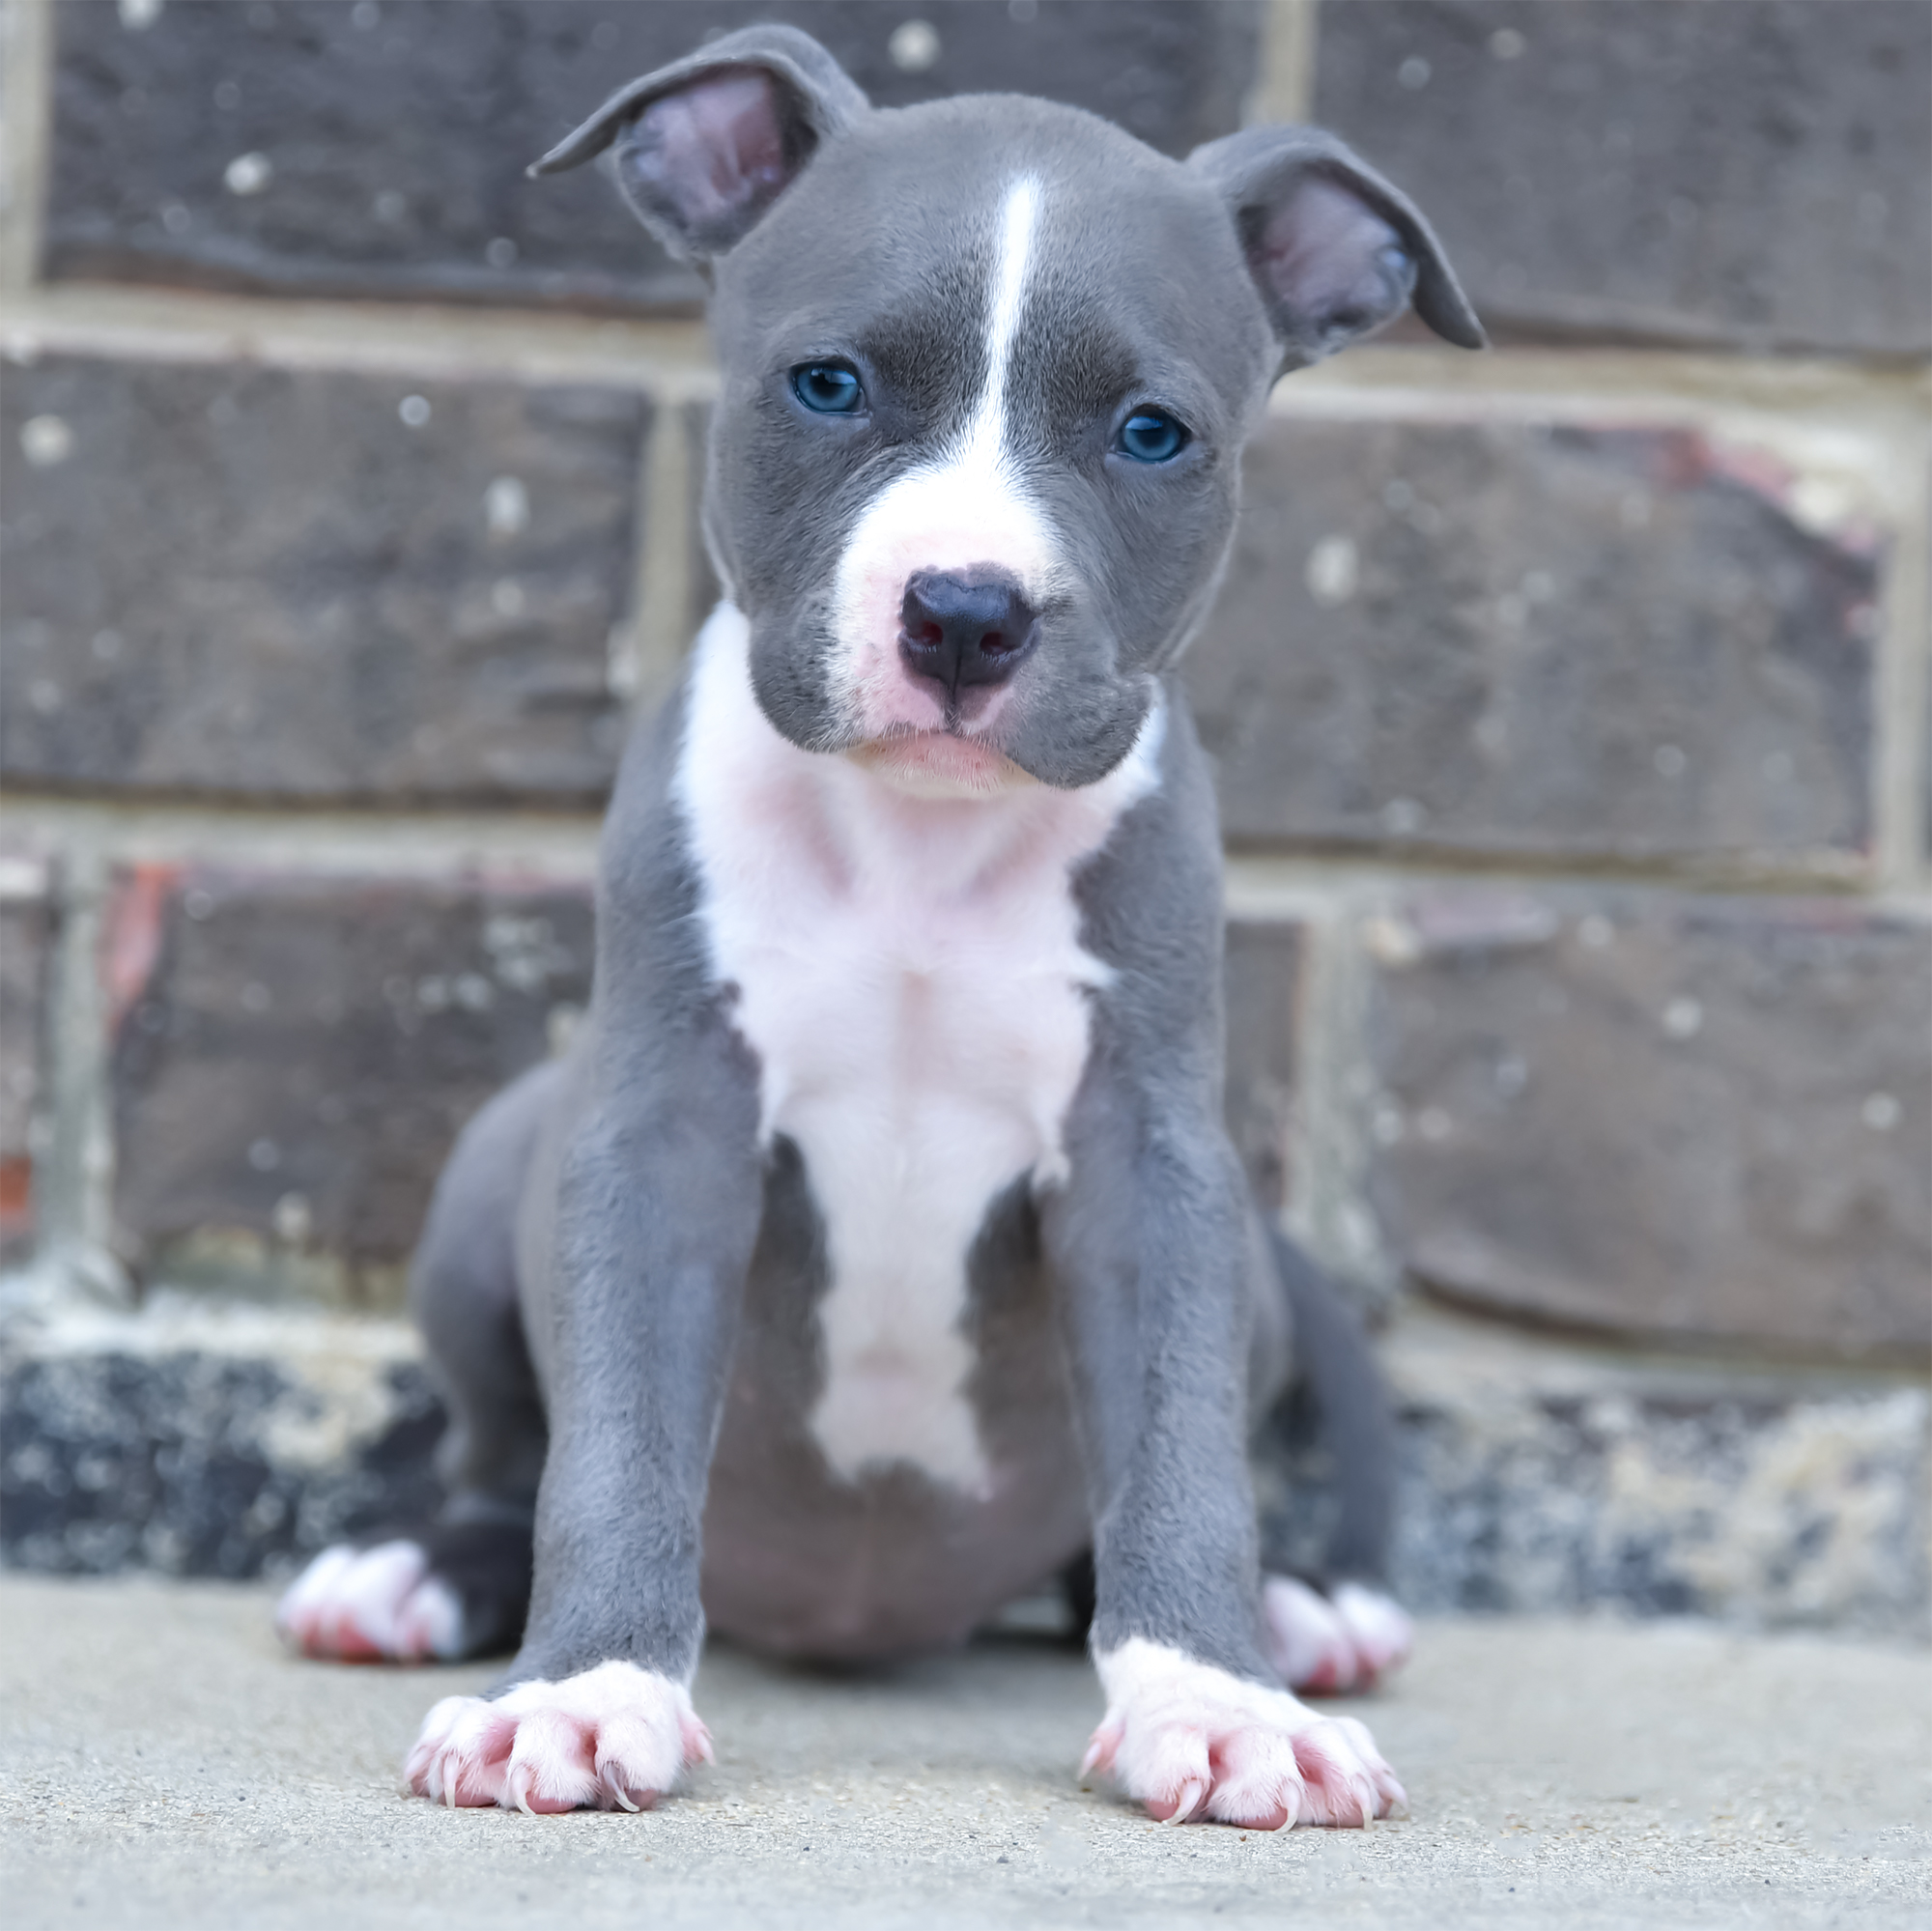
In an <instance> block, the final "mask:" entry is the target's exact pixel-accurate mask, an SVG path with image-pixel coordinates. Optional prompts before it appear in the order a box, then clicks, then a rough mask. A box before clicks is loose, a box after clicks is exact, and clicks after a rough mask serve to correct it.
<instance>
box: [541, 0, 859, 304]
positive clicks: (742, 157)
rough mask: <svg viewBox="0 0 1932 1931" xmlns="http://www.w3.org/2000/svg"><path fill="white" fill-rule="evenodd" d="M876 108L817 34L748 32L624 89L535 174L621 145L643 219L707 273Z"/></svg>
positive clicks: (621, 175)
mask: <svg viewBox="0 0 1932 1931" xmlns="http://www.w3.org/2000/svg"><path fill="white" fill-rule="evenodd" d="M869 105H870V103H869V102H868V101H867V99H866V97H865V95H864V94H863V93H862V92H861V91H860V89H859V85H858V83H857V82H856V81H855V80H853V78H852V77H851V75H850V74H848V73H847V72H846V71H845V70H844V69H843V68H842V67H840V66H839V65H838V62H837V61H836V60H834V59H833V58H832V56H831V55H830V54H829V53H827V52H826V51H825V49H824V48H823V47H822V46H820V45H819V44H818V43H817V42H816V41H814V40H813V39H812V38H811V36H810V34H804V33H800V32H799V30H798V29H797V28H796V27H746V28H743V29H742V30H741V31H739V32H738V33H735V34H726V35H725V37H724V38H723V39H722V40H716V41H713V42H712V43H711V44H710V45H709V46H707V47H704V48H702V49H701V50H700V51H699V52H697V53H695V54H690V55H688V56H687V57H686V58H685V59H683V60H681V61H676V62H674V63H673V64H672V65H671V66H669V67H664V68H660V69H659V70H658V71H657V72H655V73H647V74H645V75H644V76H643V77H642V79H640V80H634V81H632V82H631V84H630V85H629V86H628V87H620V88H619V89H618V90H617V92H616V93H615V94H613V95H612V96H611V98H610V99H609V100H607V101H605V103H604V104H603V106H601V107H600V108H598V110H597V111H596V113H594V114H593V115H591V117H590V118H589V120H587V121H586V122H584V124H583V125H582V127H581V128H578V129H577V131H576V132H575V133H574V134H571V135H568V136H567V137H566V138H565V139H563V140H561V141H559V142H558V143H557V144H556V146H555V147H554V148H553V149H552V150H551V151H550V153H549V154H547V155H546V156H544V157H543V159H542V160H540V161H538V162H536V163H535V164H534V165H533V166H532V167H531V168H530V169H529V173H530V174H532V175H546V174H561V173H563V171H564V170H565V169H566V168H574V167H581V166H582V164H583V162H585V161H587V160H593V159H595V158H596V156H599V155H601V154H602V153H603V152H604V151H605V150H606V149H607V148H611V149H614V151H615V155H614V158H615V160H616V163H617V185H618V186H619V187H621V188H622V189H623V193H624V199H625V200H626V201H628V202H629V203H630V204H631V208H632V211H633V213H636V215H637V216H638V218H639V220H640V221H641V222H642V223H643V224H644V226H645V227H646V228H648V229H649V230H650V231H651V233H652V234H653V235H655V236H656V237H657V239H658V240H659V241H662V242H663V243H664V245H665V247H666V248H667V249H668V250H669V252H670V253H671V254H672V255H674V256H676V257H677V259H678V260H680V261H686V262H693V263H696V265H697V266H698V267H699V268H700V269H702V268H703V267H704V266H705V264H706V263H708V262H709V261H710V260H711V259H712V258H713V257H714V256H717V255H722V254H724V253H725V250H726V249H728V248H731V247H734V246H736V244H737V243H738V242H740V241H743V240H744V239H745V237H746V236H747V235H748V234H750V233H751V231H752V229H753V228H754V227H755V226H756V225H757V223H758V221H759V219H760V217H762V215H763V214H764V213H765V211H766V210H767V209H768V208H769V207H770V206H771V205H772V203H773V202H775V201H776V200H777V199H778V198H779V196H780V195H781V194H782V193H783V192H784V190H785V189H786V188H787V187H789V186H790V185H791V184H792V182H793V181H794V180H796V179H797V177H798V175H799V174H800V172H801V171H802V170H803V169H804V168H805V166H806V164H807V163H808V162H809V161H810V159H811V157H812V156H813V155H814V154H816V153H817V152H818V148H819V146H820V144H821V143H822V142H824V141H827V140H830V139H832V138H833V137H835V136H836V135H838V134H842V133H843V132H844V131H845V129H846V128H849V127H851V126H852V124H853V123H854V122H855V121H857V120H858V119H859V117H860V116H861V115H863V114H865V113H866V112H867V111H868V108H869Z"/></svg>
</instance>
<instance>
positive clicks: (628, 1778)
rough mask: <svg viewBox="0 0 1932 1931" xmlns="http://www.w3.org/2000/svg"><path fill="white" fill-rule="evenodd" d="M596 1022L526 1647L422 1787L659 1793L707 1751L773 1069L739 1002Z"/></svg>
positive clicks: (560, 1295)
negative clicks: (767, 1070) (729, 1430)
mask: <svg viewBox="0 0 1932 1931" xmlns="http://www.w3.org/2000/svg"><path fill="white" fill-rule="evenodd" d="M638 1030H639V1029H638V1028H637V1026H636V1023H635V1021H634V1022H633V1023H632V1024H631V1025H630V1026H627V1027H626V1028H625V1029H624V1035H625V1036H621V1037H620V1036H616V1035H617V1032H618V1029H616V1028H611V1027H607V1026H595V1027H594V1030H593V1032H592V1035H591V1036H590V1038H589V1040H588V1041H587V1043H586V1045H585V1047H584V1049H583V1050H584V1065H585V1066H586V1068H587V1071H586V1080H587V1083H588V1086H589V1092H588V1093H587V1095H586V1105H585V1110H584V1112H583V1114H582V1116H581V1118H580V1121H579V1122H578V1124H577V1127H576V1130H575V1131H574V1132H573V1133H572V1134H571V1136H570V1138H569V1141H568V1144H567V1147H566V1150H565V1153H564V1157H563V1162H562V1170H561V1176H560V1184H559V1188H558V1229H557V1234H558V1237H557V1243H556V1256H557V1259H556V1272H555V1294H554V1325H553V1327H552V1348H551V1366H550V1372H549V1375H548V1377H547V1382H548V1386H547V1389H546V1393H547V1396H548V1401H549V1408H550V1417H551V1439H550V1454H549V1459H548V1460H547V1462H546V1463H545V1466H544V1475H543V1484H542V1488H541V1490H540V1491H539V1493H538V1498H537V1520H536V1574H535V1588H534V1592H533V1596H532V1600H531V1605H530V1616H529V1623H528V1626H527V1628H526V1632H525V1636H524V1644H523V1648H522V1649H521V1651H520V1652H519V1653H518V1656H517V1659H516V1661H515V1662H514V1663H513V1664H512V1665H511V1668H510V1671H509V1674H508V1676H507V1678H506V1679H505V1680H506V1682H507V1684H508V1685H510V1686H511V1687H510V1688H509V1689H508V1690H506V1691H505V1692H503V1693H502V1694H500V1695H497V1696H496V1697H494V1698H490V1699H486V1698H481V1697H449V1698H446V1699H445V1700H444V1701H443V1702H441V1703H440V1704H439V1705H438V1706H437V1707H436V1708H435V1709H434V1710H433V1711H431V1713H430V1715H429V1718H428V1719H427V1720H426V1721H425V1723H424V1725H423V1730H422V1734H421V1737H420V1738H419V1739H418V1741H417V1744H416V1746H415V1749H414V1750H413V1752H412V1755H411V1758H410V1762H409V1775H410V1780H411V1783H412V1786H413V1787H414V1789H415V1790H416V1791H417V1792H418V1793H419V1794H421V1795H423V1796H426V1797H429V1798H432V1799H435V1800H437V1801H439V1802H442V1803H451V1804H489V1803H497V1804H501V1805H503V1806H504V1807H505V1808H510V1807H518V1808H522V1809H525V1810H542V1811H554V1810H569V1809H574V1808H577V1807H579V1806H581V1805H586V1804H590V1805H596V1806H598V1807H601V1808H606V1809H608V1808H611V1807H612V1806H613V1805H621V1806H623V1807H624V1808H626V1809H639V1808H647V1807H649V1806H650V1805H651V1804H652V1803H655V1802H656V1801H657V1799H658V1798H659V1797H660V1796H661V1795H662V1794H663V1793H664V1792H665V1791H667V1790H668V1788H669V1787H670V1786H671V1785H672V1784H673V1783H674V1782H675V1781H676V1779H677V1777H678V1775H679V1774H680V1773H681V1772H682V1771H683V1770H684V1768H685V1767H686V1766H687V1765H688V1764H690V1763H692V1762H693V1761H695V1760H696V1759H697V1758H699V1757H707V1758H708V1757H709V1755H710V1739H709V1738H708V1736H707V1735H706V1733H705V1730H704V1726H703V1724H702V1723H700V1722H699V1721H698V1719H697V1717H696V1713H695V1712H694V1711H693V1709H692V1705H691V1697H690V1693H689V1688H688V1686H689V1684H690V1681H691V1678H692V1675H693V1674H694V1672H695V1671H696V1666H697V1656H698V1649H699V1645H700V1643H701V1641H702V1639H703V1633H704V1618H703V1612H702V1610H701V1608H700V1606H699V1603H698V1557H699V1533H700V1524H701V1520H702V1517H703V1510H704V1497H705V1487H706V1481H707V1477H708V1473H709V1467H710V1461H711V1450H712V1445H713V1442H714V1440H715V1438H716V1435H717V1432H718V1418H719V1411H720V1406H721V1403H722V1400H723V1395H724V1388H725V1377H726V1374H727V1371H728V1367H729V1361H730V1352H731V1348H732V1343H733V1339H734V1336H735V1332H736V1326H737V1320H738V1312H739V1307H740V1304H741V1302H742V1299H743V1293H744V1283H745V1276H746V1270H747V1268H748V1267H749V1265H750V1262H751V1253H752V1245H753V1238H754V1236H755V1234H756V1230H757V1224H758V1211H759V1201H760V1170H759V1164H758V1158H757V1150H756V1127H757V1116H756V1095H755V1074H754V1072H753V1069H752V1068H751V1065H750V1064H749V1058H748V1056H747V1055H746V1053H745V1051H744V1048H743V1047H742V1045H740V1044H739V1043H738V1042H737V1041H736V1039H735V1037H734V1036H731V1035H730V1034H729V1031H728V1027H727V1026H726V1024H725V1019H724V1016H723V1013H722V1011H721V1010H719V1009H717V1008H712V1009H711V1010H709V1011H705V1012H698V1013H691V1012H689V1011H688V1012H687V1014H686V1015H684V1016H683V1017H682V1019H681V1020H680V1023H679V1024H678V1025H676V1026H675V1027H661V1028H657V1029H648V1030H644V1031H643V1032H642V1036H634V1035H635V1034H636V1033H637V1031H638Z"/></svg>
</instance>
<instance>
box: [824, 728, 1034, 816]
mask: <svg viewBox="0 0 1932 1931" xmlns="http://www.w3.org/2000/svg"><path fill="white" fill-rule="evenodd" d="M845 755H846V756H847V757H848V758H850V759H851V760H852V762H853V763H854V764H857V765H858V766H860V767H861V769H863V770H866V771H869V772H870V773H872V775H873V776H874V777H876V778H879V779H882V780H883V781H885V782H886V783H888V784H890V785H891V786H892V787H893V789H894V790H895V791H901V792H904V793H905V794H906V795H907V796H908V797H913V798H990V797H992V796H994V795H995V794H997V793H999V792H1002V791H1013V790H1017V789H1019V788H1021V787H1022V786H1028V785H1033V784H1037V783H1038V780H1037V778H1035V777H1033V776H1032V774H1031V773H1029V772H1027V771H1025V770H1023V769H1022V768H1021V767H1020V766H1019V765H1017V764H1015V763H1014V762H1013V760H1012V759H1011V758H1009V756H1007V754H1006V753H1004V752H1002V751H997V750H995V749H994V747H993V746H991V745H989V744H987V743H986V742H985V741H984V740H983V739H981V738H972V737H967V736H965V735H964V734H963V733H962V732H961V731H960V730H959V728H958V726H957V724H956V723H955V722H949V724H948V727H947V728H945V729H942V730H920V729H918V728H916V727H914V726H912V725H904V726H898V727H895V728H894V729H892V730H889V731H887V732H885V733H884V734H883V735H881V736H879V737H875V738H868V739H867V741H866V742H865V743H863V744H858V745H854V746H853V747H852V748H851V750H849V751H848V752H847V753H845Z"/></svg>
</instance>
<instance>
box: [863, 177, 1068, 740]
mask: <svg viewBox="0 0 1932 1931" xmlns="http://www.w3.org/2000/svg"><path fill="white" fill-rule="evenodd" d="M1040 199H1041V195H1040V186H1039V184H1038V182H1037V181H1035V180H1034V179H1033V178H1032V177H1031V176H1028V177H1024V178H1022V179H1021V180H1019V181H1017V182H1015V183H1014V184H1013V185H1012V186H1011V187H1009V189H1008V190H1007V193H1006V196H1005V198H1004V200H1003V201H1002V203H1001V206H1000V213H999V219H998V241H997V246H996V249H995V254H994V260H993V272H992V275H991V277H990V278H989V281H988V284H987V300H986V314H985V324H984V330H985V332H984V341H985V345H986V381H985V385H984V387H983V388H982V389H981V390H980V394H979V396H978V398H977V399H976V400H975V403H974V406H973V412H972V414H971V415H970V416H969V417H968V419H967V422H966V425H965V428H964V429H963V431H962V432H961V433H960V434H959V435H958V436H956V437H955V438H954V439H952V441H951V442H949V443H948V444H946V445H944V446H942V447H939V448H936V449H935V450H934V451H933V453H932V456H931V458H930V460H929V461H927V462H925V463H923V464H921V465H919V466H918V467H917V468H916V469H911V470H909V471H908V472H906V473H905V474H904V475H901V476H899V477H898V478H897V479H896V480H895V481H894V482H893V483H891V484H890V485H888V487H887V488H886V489H885V491H884V492H883V493H882V494H881V495H880V496H879V497H877V498H876V500H874V501H873V502H872V503H871V504H870V505H869V506H868V507H867V510H866V512H865V513H864V515H862V516H861V517H860V519H859V521H858V523H857V524H856V525H854V526H853V530H852V534H851V538H850V540H849V541H848V543H847V544H846V547H845V553H844V554H843V555H842V556H841V557H840V558H839V561H838V573H837V576H836V578H835V580H834V590H833V608H834V630H835V633H836V637H837V654H836V657H835V660H834V662H833V665H832V667H831V684H832V688H833V691H834V693H835V695H836V696H838V698H839V699H840V700H841V708H842V709H843V711H844V713H845V715H846V716H847V717H848V718H849V719H851V720H852V721H853V722H854V723H856V724H858V725H859V726H860V729H861V732H862V734H863V735H865V736H867V737H871V736H876V735H878V734H880V733H882V732H884V731H887V730H890V729H892V728H893V727H894V726H898V727H901V728H904V727H907V726H910V727H913V728H916V729H926V728H931V727H933V726H936V725H937V724H940V723H941V722H942V716H943V712H942V706H941V703H940V700H939V699H938V697H937V696H935V695H933V694H932V692H931V691H930V689H929V687H922V686H920V685H918V684H916V683H915V681H914V680H913V679H912V678H911V677H909V676H908V675H907V674H906V672H905V671H904V670H903V669H902V667H900V664H899V659H898V633H899V614H900V610H901V607H902V606H903V604H904V601H905V590H906V583H907V582H908V580H909V579H910V578H912V577H913V576H914V575H915V574H916V573H917V572H919V571H922V570H939V571H962V570H971V569H973V568H975V567H976V566H980V567H984V566H987V565H990V566H992V567H994V568H996V569H999V570H1002V571H1004V572H1006V574H1007V575H1009V576H1010V577H1012V578H1014V579H1016V580H1017V581H1018V582H1019V585H1020V589H1021V592H1022V594H1023V595H1025V597H1026V598H1027V600H1028V602H1030V603H1032V604H1033V605H1034V606H1035V607H1036V608H1037V607H1038V606H1039V605H1040V604H1042V603H1044V602H1045V601H1046V599H1047V598H1048V596H1049V595H1050V594H1051V593H1052V591H1053V589H1054V587H1055V582H1056V579H1057V576H1058V571H1059V555H1058V549H1057V546H1056V544H1055V543H1054V540H1053V532H1052V530H1051V529H1050V528H1049V527H1048V525H1047V522H1046V518H1045V515H1044V512H1043V511H1042V510H1041V508H1040V505H1039V504H1038V503H1037V502H1036V501H1035V500H1034V499H1033V497H1032V496H1031V495H1030V494H1029V492H1028V491H1027V490H1026V488H1025V485H1024V482H1023V479H1022V477H1021V475H1020V472H1019V466H1018V465H1017V464H1016V463H1015V462H1014V461H1013V458H1012V452H1011V448H1010V443H1009V435H1008V421H1007V390H1008V387H1009V371H1010V368H1011V364H1012V358H1013V349H1014V344H1015V341H1016V340H1017V338H1018V334H1019V323H1020V316H1021V313H1022V312H1023V310H1024V308H1025V306H1026V294H1027V283H1028V278H1029V275H1030V272H1031V269H1032V264H1033V259H1034V241H1035V236H1036V232H1037V228H1038V225H1039V208H1040ZM997 711H998V706H997V704H995V705H993V706H991V707H989V708H988V709H987V711H986V712H984V713H983V714H982V715H981V717H980V720H979V724H980V728H984V727H985V725H986V724H989V723H990V722H991V721H992V719H993V717H994V716H996V715H997Z"/></svg>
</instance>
